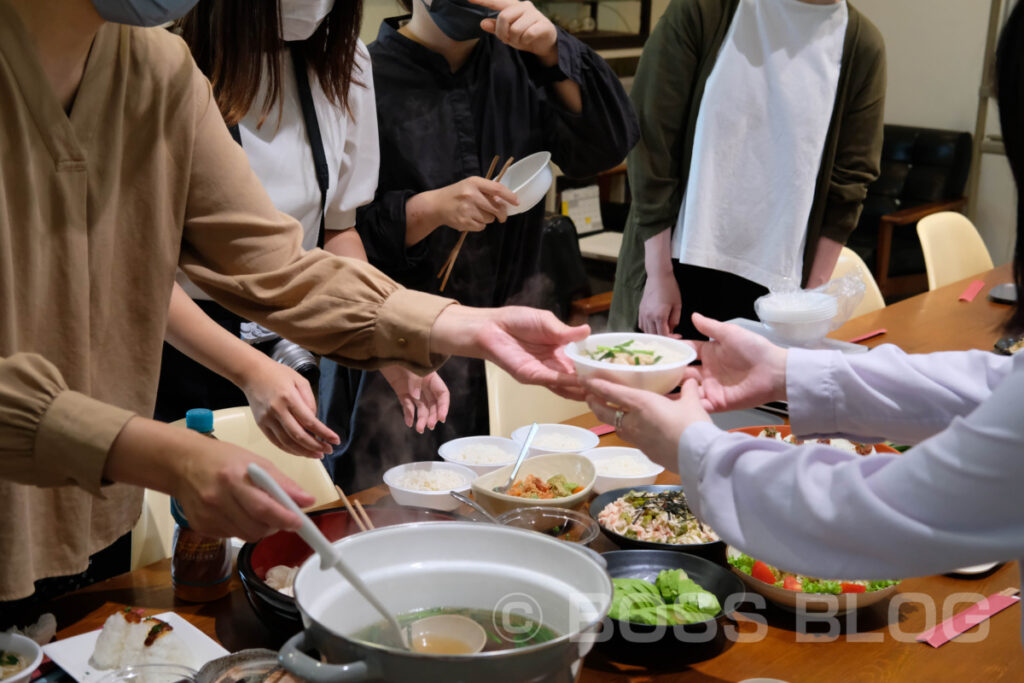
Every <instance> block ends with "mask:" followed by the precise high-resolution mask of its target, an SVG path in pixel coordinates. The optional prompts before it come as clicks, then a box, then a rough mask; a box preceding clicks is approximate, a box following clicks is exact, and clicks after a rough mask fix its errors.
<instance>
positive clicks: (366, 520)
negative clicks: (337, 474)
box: [334, 484, 375, 531]
mask: <svg viewBox="0 0 1024 683" xmlns="http://www.w3.org/2000/svg"><path fill="white" fill-rule="evenodd" d="M334 488H335V490H336V491H337V492H338V497H340V498H341V502H343V503H344V504H345V507H346V508H348V514H349V515H351V517H352V519H354V520H355V522H356V526H357V527H359V530H360V531H367V530H369V529H373V528H375V527H374V526H373V522H371V521H370V516H369V515H368V514H366V510H364V509H363V504H362V503H360V502H359V501H358V500H357V501H356V506H355V507H354V508H353V507H352V503H350V502H349V501H348V496H346V495H345V492H344V491H343V490H342V489H341V487H340V486H338V485H337V484H335V485H334ZM360 514H362V517H360Z"/></svg>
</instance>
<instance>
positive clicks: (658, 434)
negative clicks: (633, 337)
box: [581, 378, 711, 472]
mask: <svg viewBox="0 0 1024 683" xmlns="http://www.w3.org/2000/svg"><path fill="white" fill-rule="evenodd" d="M581 382H582V384H583V387H584V389H585V390H586V392H587V405H589V406H590V409H591V410H593V411H594V414H595V415H597V417H598V418H599V419H600V420H602V421H603V422H606V423H607V424H610V425H615V429H616V431H617V432H618V434H619V436H621V437H622V438H623V439H625V440H626V441H629V442H630V443H632V444H635V445H636V447H637V448H639V449H640V450H642V451H643V452H644V453H646V454H647V455H648V456H649V457H650V458H651V459H652V460H654V461H655V462H657V463H658V464H660V465H663V466H665V467H666V468H668V469H670V470H672V471H673V472H675V471H677V469H678V467H679V465H678V464H677V462H676V454H677V452H678V448H679V439H680V437H682V435H683V432H684V431H685V430H686V428H687V427H689V426H690V425H691V424H693V423H694V422H710V421H711V418H710V417H708V414H707V412H705V411H704V408H702V407H701V404H700V387H699V385H698V384H697V381H696V380H693V379H688V380H686V381H685V382H684V383H683V389H682V392H681V393H680V394H677V395H675V396H672V397H669V396H661V395H660V394H655V393H654V392H651V391H644V390H642V389H633V388H631V387H625V386H622V385H621V384H615V383H613V382H609V381H607V380H603V379H589V378H588V379H583V380H581ZM616 406H617V407H616ZM620 411H621V415H619V414H618V413H619V412H620Z"/></svg>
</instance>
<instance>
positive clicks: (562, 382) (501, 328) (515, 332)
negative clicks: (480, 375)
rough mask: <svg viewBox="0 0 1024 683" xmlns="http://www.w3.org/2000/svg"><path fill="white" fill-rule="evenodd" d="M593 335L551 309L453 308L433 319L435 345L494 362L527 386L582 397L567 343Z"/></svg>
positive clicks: (432, 337) (443, 350) (585, 326)
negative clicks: (558, 315) (567, 350)
mask: <svg viewBox="0 0 1024 683" xmlns="http://www.w3.org/2000/svg"><path fill="white" fill-rule="evenodd" d="M588 334H590V327H588V326H587V325H580V326H578V327H569V326H568V325H566V324H564V323H562V322H561V321H559V320H558V318H556V317H555V316H554V314H552V313H551V312H550V311H541V310H538V309H534V308H526V307H523V306H505V307H503V308H469V307H468V306H449V307H448V308H446V309H445V310H444V311H442V312H441V315H439V316H438V317H437V320H436V321H435V322H434V327H433V330H432V332H431V347H432V348H433V350H435V351H438V352H440V353H452V354H456V355H460V356H469V357H471V358H484V359H487V360H490V361H491V362H493V363H495V364H496V365H498V366H499V367H501V368H502V369H503V370H505V371H506V372H508V373H509V374H510V375H512V377H514V378H515V379H516V380H518V381H520V382H522V383H524V384H542V385H544V386H546V387H548V388H549V389H551V390H552V391H554V392H555V393H556V394H558V395H560V396H564V397H566V398H571V399H575V400H579V401H581V400H583V390H582V388H581V387H580V385H579V380H578V379H577V377H576V373H575V371H574V368H573V365H572V361H570V360H569V359H568V358H567V357H566V355H565V352H564V351H562V347H563V346H565V345H566V344H568V343H569V342H571V341H579V340H581V339H583V338H585V337H586V336H587V335H588Z"/></svg>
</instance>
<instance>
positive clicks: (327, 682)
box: [277, 631, 369, 683]
mask: <svg viewBox="0 0 1024 683" xmlns="http://www.w3.org/2000/svg"><path fill="white" fill-rule="evenodd" d="M305 649H306V632H305V631H299V632H298V633H296V634H295V635H294V636H292V637H291V638H289V639H288V642H287V643H285V644H284V645H283V646H282V647H281V652H279V653H278V655H277V661H278V662H280V664H281V666H283V667H284V668H285V669H287V670H288V672H289V673H292V674H295V675H296V676H298V677H299V678H301V679H303V680H305V681H309V682H310V683H341V682H343V681H365V680H367V679H368V678H369V671H368V669H367V666H366V662H362V661H359V662H351V663H349V664H324V663H323V662H319V661H317V660H315V659H313V658H312V657H310V656H309V655H307V654H306V653H305V652H303V650H305Z"/></svg>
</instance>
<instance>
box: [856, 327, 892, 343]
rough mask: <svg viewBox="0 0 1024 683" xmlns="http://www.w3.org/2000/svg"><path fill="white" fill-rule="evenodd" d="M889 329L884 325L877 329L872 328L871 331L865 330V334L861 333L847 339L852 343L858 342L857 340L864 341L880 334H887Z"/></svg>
mask: <svg viewBox="0 0 1024 683" xmlns="http://www.w3.org/2000/svg"><path fill="white" fill-rule="evenodd" d="M888 331H889V330H887V329H885V328H884V327H879V328H878V329H877V330H871V331H870V332H865V333H864V334H862V335H860V336H859V337H854V338H853V339H847V340H846V341H848V342H850V343H851V344H856V343H857V342H862V341H864V340H866V339H871V338H872V337H877V336H878V335H880V334H885V333H886V332H888Z"/></svg>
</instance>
